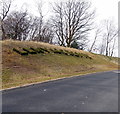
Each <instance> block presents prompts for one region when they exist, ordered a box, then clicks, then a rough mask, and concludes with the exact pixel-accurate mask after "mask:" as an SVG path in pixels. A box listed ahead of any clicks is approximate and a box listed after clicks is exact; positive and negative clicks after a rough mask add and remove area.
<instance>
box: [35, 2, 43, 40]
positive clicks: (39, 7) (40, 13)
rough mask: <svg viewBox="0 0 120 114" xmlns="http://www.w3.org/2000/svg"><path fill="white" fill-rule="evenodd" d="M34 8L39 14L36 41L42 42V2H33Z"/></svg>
mask: <svg viewBox="0 0 120 114" xmlns="http://www.w3.org/2000/svg"><path fill="white" fill-rule="evenodd" d="M35 4H36V7H37V11H38V13H39V17H38V20H37V21H39V22H38V31H39V32H38V37H37V38H38V39H37V41H42V38H41V34H42V28H43V13H42V7H43V2H42V0H37V1H35Z"/></svg>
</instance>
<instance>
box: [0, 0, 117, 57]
mask: <svg viewBox="0 0 120 114" xmlns="http://www.w3.org/2000/svg"><path fill="white" fill-rule="evenodd" d="M12 2H13V1H12V0H2V1H1V3H0V7H1V8H0V17H1V30H2V40H5V39H13V40H19V41H26V40H29V41H38V42H45V43H50V44H57V45H60V46H65V47H73V48H77V49H81V50H87V51H90V52H95V51H96V50H97V53H100V54H105V55H107V56H113V53H114V49H115V44H116V38H117V35H118V30H117V28H116V27H115V26H114V24H113V22H112V21H110V20H105V21H104V23H103V25H104V26H99V25H98V26H94V23H95V22H94V18H95V10H94V9H92V7H91V3H90V2H87V1H83V0H68V1H63V2H62V1H61V2H59V3H54V5H53V6H52V8H53V12H52V14H53V15H52V17H50V18H49V19H48V20H47V21H45V20H44V16H43V12H42V2H38V3H37V5H36V7H37V9H38V13H39V16H38V17H36V16H32V15H30V14H29V13H28V11H27V10H25V11H24V10H21V11H15V10H13V11H12V12H10V9H11V6H12ZM93 30H94V32H95V35H94V41H93V43H92V44H91V45H90V44H89V41H90V40H91V39H90V35H89V34H90V33H91V31H92V32H93ZM92 39H93V38H92ZM98 39H100V40H101V43H100V44H99V46H98V45H97V40H98ZM88 44H89V45H90V46H89V45H88Z"/></svg>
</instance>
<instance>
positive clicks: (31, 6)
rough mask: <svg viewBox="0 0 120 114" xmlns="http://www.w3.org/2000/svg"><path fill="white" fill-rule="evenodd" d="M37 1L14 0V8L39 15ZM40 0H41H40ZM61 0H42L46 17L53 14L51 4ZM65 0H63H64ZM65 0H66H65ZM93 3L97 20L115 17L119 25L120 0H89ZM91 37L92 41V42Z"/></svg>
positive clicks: (116, 53)
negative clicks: (119, 6) (119, 4)
mask: <svg viewBox="0 0 120 114" xmlns="http://www.w3.org/2000/svg"><path fill="white" fill-rule="evenodd" d="M35 1H37V0H14V4H13V6H14V7H13V9H14V8H15V9H16V10H20V9H21V7H22V8H23V9H26V8H27V9H28V12H29V13H31V14H33V15H35V16H38V12H37V9H36V7H35ZM38 1H40V0H38ZM59 1H60V0H42V2H43V8H42V10H43V15H44V17H45V19H47V18H49V17H50V14H52V13H51V12H52V7H51V4H52V3H54V2H59ZM62 1H63V0H62ZM64 1H65V0H64ZM86 1H87V0H86ZM89 1H90V2H91V3H92V7H93V9H94V8H95V9H96V18H95V22H96V23H100V21H101V20H104V19H111V18H112V19H113V20H114V21H115V24H116V26H117V24H118V2H119V1H120V0H89ZM92 40H93V39H91V43H92ZM117 55H118V51H117V50H116V52H115V56H117Z"/></svg>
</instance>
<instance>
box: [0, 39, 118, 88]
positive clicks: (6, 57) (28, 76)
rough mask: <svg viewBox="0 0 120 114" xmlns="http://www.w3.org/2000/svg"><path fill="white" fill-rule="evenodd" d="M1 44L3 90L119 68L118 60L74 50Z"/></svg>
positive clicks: (36, 45)
mask: <svg viewBox="0 0 120 114" xmlns="http://www.w3.org/2000/svg"><path fill="white" fill-rule="evenodd" d="M1 43H2V65H3V68H2V82H3V84H2V87H3V88H9V87H15V86H20V85H24V84H27V83H34V82H41V81H45V80H51V79H56V78H60V77H68V76H72V75H80V74H86V73H92V72H99V71H107V70H114V69H117V68H118V65H117V61H118V58H112V57H106V56H102V55H96V54H92V53H89V52H85V51H81V50H76V49H72V48H65V47H60V46H54V45H50V44H46V43H38V42H19V41H1ZM14 49H16V50H18V51H20V53H17V52H16V51H15V50H14ZM25 49H27V50H28V51H26V50H25ZM41 50H43V52H42V51H41ZM45 50H46V51H45ZM26 52H27V54H25V55H24V53H26ZM21 53H23V55H21Z"/></svg>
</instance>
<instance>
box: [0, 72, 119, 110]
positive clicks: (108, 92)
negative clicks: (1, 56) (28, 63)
mask: <svg viewBox="0 0 120 114" xmlns="http://www.w3.org/2000/svg"><path fill="white" fill-rule="evenodd" d="M2 97H3V105H2V108H3V112H118V72H116V71H109V72H102V73H94V74H88V75H85V76H78V77H72V78H65V79H60V80H57V81H50V82H46V83H41V84H37V85H34V86H28V87H24V88H19V89H13V90H8V91H3V92H2Z"/></svg>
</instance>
